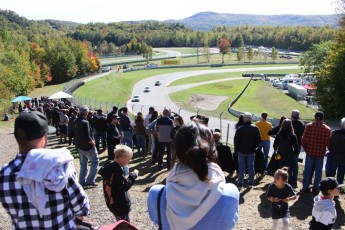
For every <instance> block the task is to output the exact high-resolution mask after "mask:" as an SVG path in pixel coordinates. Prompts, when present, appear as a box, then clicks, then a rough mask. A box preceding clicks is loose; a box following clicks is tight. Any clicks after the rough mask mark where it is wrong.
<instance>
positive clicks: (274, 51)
mask: <svg viewBox="0 0 345 230" xmlns="http://www.w3.org/2000/svg"><path fill="white" fill-rule="evenodd" d="M271 58H272V61H276V60H277V58H278V50H277V49H276V48H275V47H272V51H271Z"/></svg>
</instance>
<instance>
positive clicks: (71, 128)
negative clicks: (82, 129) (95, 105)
mask: <svg viewBox="0 0 345 230" xmlns="http://www.w3.org/2000/svg"><path fill="white" fill-rule="evenodd" d="M70 110H71V115H70V117H69V121H68V145H71V144H72V143H73V144H74V142H75V141H74V121H75V119H77V114H78V113H77V111H76V110H75V109H70Z"/></svg>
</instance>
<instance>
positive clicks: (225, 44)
mask: <svg viewBox="0 0 345 230" xmlns="http://www.w3.org/2000/svg"><path fill="white" fill-rule="evenodd" d="M218 48H219V52H220V53H222V64H224V55H225V54H228V53H230V48H231V46H230V42H229V41H228V39H226V37H222V38H221V40H220V42H219V44H218Z"/></svg>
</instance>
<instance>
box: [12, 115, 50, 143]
mask: <svg viewBox="0 0 345 230" xmlns="http://www.w3.org/2000/svg"><path fill="white" fill-rule="evenodd" d="M52 132H54V127H51V126H50V127H49V126H48V120H47V118H46V116H45V115H44V114H43V113H41V112H38V111H30V112H24V113H21V114H20V115H19V116H18V117H17V118H16V120H15V122H14V136H15V137H16V139H17V140H24V141H32V140H35V139H38V138H40V137H42V136H44V135H46V134H47V133H52Z"/></svg>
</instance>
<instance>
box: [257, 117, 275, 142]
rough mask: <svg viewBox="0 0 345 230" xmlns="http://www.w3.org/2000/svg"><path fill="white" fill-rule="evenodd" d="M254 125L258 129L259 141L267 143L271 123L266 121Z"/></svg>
mask: <svg viewBox="0 0 345 230" xmlns="http://www.w3.org/2000/svg"><path fill="white" fill-rule="evenodd" d="M255 125H256V126H257V127H258V128H259V129H260V134H261V140H262V141H269V140H270V136H269V135H268V131H270V130H271V129H272V124H271V122H268V121H258V122H256V123H255Z"/></svg>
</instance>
